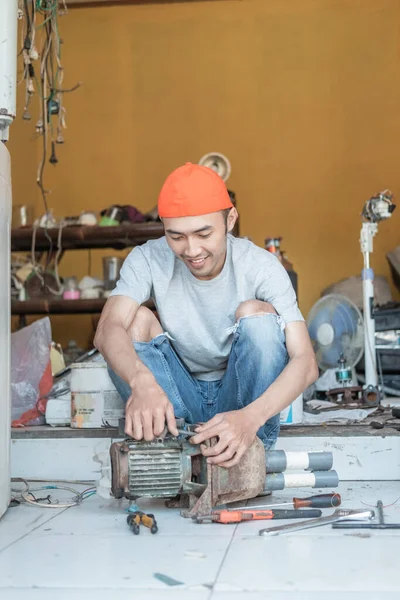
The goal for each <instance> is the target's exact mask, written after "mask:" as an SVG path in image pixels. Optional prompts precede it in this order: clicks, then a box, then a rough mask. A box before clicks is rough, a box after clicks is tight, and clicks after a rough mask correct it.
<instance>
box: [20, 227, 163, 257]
mask: <svg viewBox="0 0 400 600" xmlns="http://www.w3.org/2000/svg"><path fill="white" fill-rule="evenodd" d="M32 233H33V229H32V227H21V228H19V229H13V230H12V231H11V251H12V252H28V251H30V250H31V246H32ZM47 233H48V235H49V236H50V238H51V241H52V244H53V250H54V249H55V248H56V247H57V238H58V233H59V229H58V227H56V228H54V229H48V230H47ZM163 235H164V227H163V225H162V223H159V222H154V221H151V222H147V223H130V224H127V225H120V226H118V227H100V226H98V225H95V226H89V225H80V226H76V227H64V229H63V230H62V239H61V245H62V249H63V250H89V249H91V248H113V249H114V250H122V249H124V248H132V247H133V246H138V245H139V244H144V243H145V242H147V241H148V240H155V239H158V238H160V237H162V236H163ZM49 249H50V242H49V240H48V239H47V237H46V235H45V231H44V229H43V228H40V229H38V230H37V231H36V243H35V250H36V251H38V252H43V251H47V250H49Z"/></svg>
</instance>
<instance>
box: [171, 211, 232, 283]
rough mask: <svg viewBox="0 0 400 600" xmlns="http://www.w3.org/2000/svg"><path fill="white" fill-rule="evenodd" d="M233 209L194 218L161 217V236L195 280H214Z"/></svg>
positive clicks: (222, 264) (219, 264) (224, 253)
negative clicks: (163, 231) (162, 229)
mask: <svg viewBox="0 0 400 600" xmlns="http://www.w3.org/2000/svg"><path fill="white" fill-rule="evenodd" d="M237 216H238V215H237V211H236V209H235V208H231V209H230V210H229V212H228V214H227V215H226V213H225V211H218V212H215V213H210V214H208V215H200V216H196V217H179V218H164V219H163V223H164V229H165V237H166V240H167V243H168V246H169V247H170V248H171V250H172V252H173V253H174V254H175V255H176V256H177V257H178V258H179V259H180V260H182V261H183V262H184V263H185V265H186V266H187V268H188V269H189V271H190V272H191V273H192V274H193V275H194V276H195V277H197V279H203V280H207V279H214V277H217V275H219V274H220V272H221V271H222V268H223V266H224V263H225V257H226V235H227V233H229V232H230V231H232V229H233V226H234V225H235V222H236V219H237Z"/></svg>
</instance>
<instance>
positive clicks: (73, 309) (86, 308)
mask: <svg viewBox="0 0 400 600" xmlns="http://www.w3.org/2000/svg"><path fill="white" fill-rule="evenodd" d="M106 301H107V298H93V299H90V300H81V299H80V300H64V299H63V298H51V297H43V298H40V297H39V298H32V299H30V300H23V301H22V300H12V301H11V314H12V315H77V314H86V315H89V314H93V313H100V312H101V311H102V310H103V306H104V305H105V303H106ZM143 306H146V307H147V308H150V310H154V303H153V302H152V301H151V300H149V301H148V302H144V303H143Z"/></svg>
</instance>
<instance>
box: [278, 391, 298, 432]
mask: <svg viewBox="0 0 400 600" xmlns="http://www.w3.org/2000/svg"><path fill="white" fill-rule="evenodd" d="M280 421H281V425H294V424H296V423H302V422H303V394H300V396H298V397H297V398H296V400H294V401H293V402H292V404H289V406H288V407H287V408H285V409H284V410H282V412H281V417H280Z"/></svg>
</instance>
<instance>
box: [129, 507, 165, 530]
mask: <svg viewBox="0 0 400 600" xmlns="http://www.w3.org/2000/svg"><path fill="white" fill-rule="evenodd" d="M126 522H127V523H128V525H129V527H130V528H131V530H132V531H133V533H134V534H135V535H139V533H140V526H141V525H143V526H144V527H148V528H149V529H150V532H151V533H157V531H158V526H157V521H156V520H155V517H154V515H150V514H146V513H144V512H142V511H140V510H137V511H136V512H132V513H130V514H129V515H128V516H127V518H126Z"/></svg>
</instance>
